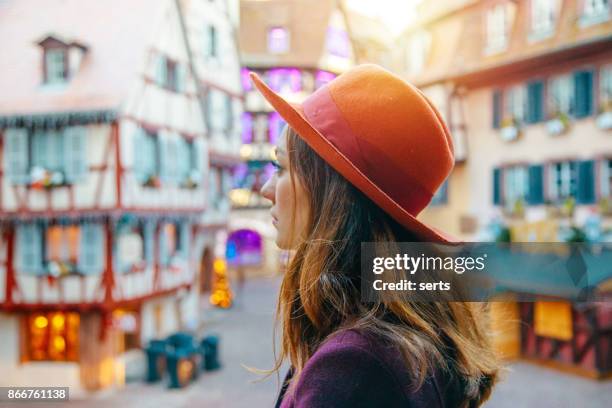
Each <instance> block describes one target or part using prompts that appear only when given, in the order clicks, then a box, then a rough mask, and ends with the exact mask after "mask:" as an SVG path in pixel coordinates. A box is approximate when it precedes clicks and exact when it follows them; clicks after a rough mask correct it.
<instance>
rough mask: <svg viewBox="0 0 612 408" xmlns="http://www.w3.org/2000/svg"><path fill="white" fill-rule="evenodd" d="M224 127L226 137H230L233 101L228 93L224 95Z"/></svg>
mask: <svg viewBox="0 0 612 408" xmlns="http://www.w3.org/2000/svg"><path fill="white" fill-rule="evenodd" d="M225 128H226V130H227V137H228V138H231V132H232V129H233V128H234V101H233V98H232V97H231V96H230V95H229V94H226V95H225Z"/></svg>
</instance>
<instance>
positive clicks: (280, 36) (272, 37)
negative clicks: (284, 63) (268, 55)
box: [268, 27, 289, 53]
mask: <svg viewBox="0 0 612 408" xmlns="http://www.w3.org/2000/svg"><path fill="white" fill-rule="evenodd" d="M288 49H289V33H288V32H287V29H286V28H284V27H273V28H271V29H270V30H268V50H269V51H270V52H275V53H281V52H285V51H287V50H288Z"/></svg>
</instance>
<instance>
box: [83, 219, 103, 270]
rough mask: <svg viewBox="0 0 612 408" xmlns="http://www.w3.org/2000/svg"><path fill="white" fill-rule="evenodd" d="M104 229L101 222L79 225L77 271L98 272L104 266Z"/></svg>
mask: <svg viewBox="0 0 612 408" xmlns="http://www.w3.org/2000/svg"><path fill="white" fill-rule="evenodd" d="M103 256H104V229H103V228H102V225H101V224H90V223H85V224H82V225H81V252H80V254H79V263H78V270H79V272H81V273H83V274H86V275H89V274H99V273H101V272H102V269H103V267H104V262H103V259H104V258H103Z"/></svg>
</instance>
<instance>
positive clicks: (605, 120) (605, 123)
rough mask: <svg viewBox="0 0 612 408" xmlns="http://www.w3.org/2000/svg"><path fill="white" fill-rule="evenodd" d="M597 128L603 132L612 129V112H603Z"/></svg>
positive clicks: (599, 117)
mask: <svg viewBox="0 0 612 408" xmlns="http://www.w3.org/2000/svg"><path fill="white" fill-rule="evenodd" d="M596 123H597V127H598V128H600V129H602V130H610V129H612V111H606V112H602V113H600V114H599V115H598V116H597V119H596Z"/></svg>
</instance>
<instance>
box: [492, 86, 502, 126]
mask: <svg viewBox="0 0 612 408" xmlns="http://www.w3.org/2000/svg"><path fill="white" fill-rule="evenodd" d="M501 116H502V91H500V90H495V91H493V129H499V128H500V127H501Z"/></svg>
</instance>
